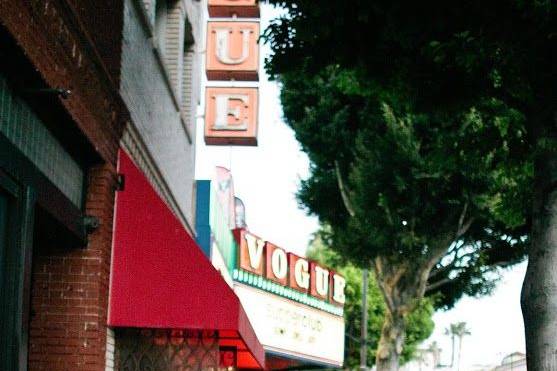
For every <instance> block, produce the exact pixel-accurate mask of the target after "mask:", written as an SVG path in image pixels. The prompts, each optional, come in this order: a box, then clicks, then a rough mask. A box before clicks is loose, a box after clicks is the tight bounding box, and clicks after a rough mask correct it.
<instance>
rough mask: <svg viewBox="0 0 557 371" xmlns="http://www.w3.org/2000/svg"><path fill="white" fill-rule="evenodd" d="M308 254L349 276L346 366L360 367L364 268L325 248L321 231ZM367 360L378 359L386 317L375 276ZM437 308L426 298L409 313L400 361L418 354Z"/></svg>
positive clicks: (369, 302) (370, 294)
mask: <svg viewBox="0 0 557 371" xmlns="http://www.w3.org/2000/svg"><path fill="white" fill-rule="evenodd" d="M307 255H308V257H309V258H310V259H314V260H316V261H318V262H320V263H322V264H324V265H328V266H332V267H335V270H336V271H337V272H338V273H340V274H342V275H343V276H344V278H345V279H346V289H345V294H346V303H345V304H344V318H345V324H346V327H345V333H346V336H345V340H346V341H345V358H344V367H345V368H348V369H357V368H358V367H359V365H360V331H361V315H362V269H361V268H358V267H356V266H355V265H354V264H351V263H349V262H346V260H345V259H343V258H342V257H341V256H340V255H339V254H338V252H336V251H334V250H332V249H329V248H326V247H325V245H323V243H322V240H321V238H320V236H319V234H318V235H317V236H316V238H315V239H314V240H313V241H312V243H311V245H310V248H309V249H308V252H307ZM367 305H368V347H367V352H368V356H367V359H368V363H369V366H372V365H373V364H374V363H375V362H374V361H375V352H376V350H377V345H378V342H379V337H380V335H381V327H382V325H383V321H384V317H385V303H384V301H383V297H382V296H381V291H380V290H379V287H378V286H377V283H376V282H375V280H374V279H373V278H370V279H369V286H368V300H367ZM433 311H434V307H433V304H432V300H431V299H424V300H422V301H421V303H420V304H419V305H418V306H417V307H416V309H414V310H413V311H412V313H410V314H409V315H408V317H407V318H406V323H407V334H408V335H407V341H406V343H405V344H404V349H403V351H402V356H401V361H402V363H405V362H407V361H409V360H411V359H413V358H414V357H415V356H416V350H417V348H418V346H419V345H420V343H421V342H423V341H424V340H425V339H427V338H428V337H429V336H430V335H431V334H432V332H433V327H434V323H433V320H432V316H433Z"/></svg>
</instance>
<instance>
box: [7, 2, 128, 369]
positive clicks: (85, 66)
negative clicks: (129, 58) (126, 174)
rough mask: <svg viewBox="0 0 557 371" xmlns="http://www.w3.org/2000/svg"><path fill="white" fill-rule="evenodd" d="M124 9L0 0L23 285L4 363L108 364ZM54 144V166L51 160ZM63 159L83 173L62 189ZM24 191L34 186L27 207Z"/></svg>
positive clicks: (14, 287) (16, 283) (13, 247)
mask: <svg viewBox="0 0 557 371" xmlns="http://www.w3.org/2000/svg"><path fill="white" fill-rule="evenodd" d="M121 12H122V3H121V2H120V1H99V0H94V1H82V0H80V1H73V0H72V1H70V0H67V1H66V0H32V1H16V0H1V1H0V38H1V40H2V42H1V43H0V51H1V54H2V62H1V64H0V67H1V70H0V74H1V76H2V79H3V80H2V81H3V82H5V84H4V85H3V90H2V98H3V99H2V108H1V109H0V120H2V124H3V127H4V129H5V130H4V132H1V131H0V135H2V138H1V139H2V140H3V141H4V142H2V144H4V143H6V144H5V145H3V146H2V150H3V152H2V153H1V157H2V163H0V177H2V178H3V180H4V182H5V183H10V184H12V183H13V184H14V185H15V186H14V189H15V191H14V192H15V193H13V194H10V193H9V192H8V191H7V190H6V189H8V188H9V187H4V188H2V187H0V196H1V197H3V199H4V201H2V202H3V203H4V205H5V207H4V211H3V214H2V221H3V223H4V224H5V226H7V227H6V228H8V229H7V231H6V232H5V233H4V238H5V241H4V242H5V244H4V245H5V246H4V245H3V246H2V247H3V248H4V247H5V249H6V251H7V253H6V254H4V255H3V256H2V259H3V260H2V270H1V271H0V272H1V274H2V276H3V277H2V278H3V280H2V281H1V282H2V290H3V291H2V294H6V293H7V292H12V293H13V294H14V295H13V297H12V298H8V297H7V295H3V297H4V299H3V300H4V301H6V303H5V305H6V307H5V308H7V310H6V313H3V314H4V315H5V316H4V317H3V320H4V319H6V321H5V322H4V326H5V328H3V330H4V331H5V332H3V337H10V338H13V341H8V340H6V341H5V342H3V343H2V348H1V349H0V353H2V360H1V362H2V363H1V364H0V369H3V370H26V369H29V370H104V369H105V364H106V357H105V355H106V347H107V325H106V324H107V311H108V297H109V274H110V261H111V245H112V220H113V209H114V194H115V191H116V189H117V187H118V177H117V173H116V159H117V151H118V148H119V141H120V138H121V135H122V133H123V129H124V126H125V123H126V121H127V120H128V113H127V111H126V107H125V105H124V104H123V103H122V101H121V98H120V95H119V94H118V81H119V64H120V62H119V55H120V53H119V52H118V50H117V48H119V47H120V42H118V40H121V33H122V26H121V22H122V15H121ZM101 24H102V25H104V26H103V27H100V26H101ZM30 123H32V125H34V126H32V125H31V124H30ZM11 128H12V129H13V128H15V129H14V130H11ZM35 133H37V134H36V135H35ZM39 133H40V135H39ZM25 138H27V139H25ZM28 141H29V142H30V141H35V142H34V143H31V144H29V143H28ZM27 148H31V149H33V148H34V150H29V151H28V152H26V151H27ZM50 153H52V159H53V161H51V162H50V163H51V164H52V165H53V166H50V167H49V165H48V164H46V165H44V166H42V165H41V163H42V162H41V161H42V160H41V158H44V157H48V156H49V154H50ZM16 158H21V162H19V163H17V164H16V161H15V159H16ZM57 161H59V162H57ZM66 163H67V164H68V165H67V168H68V169H73V170H75V171H74V172H73V173H75V174H77V175H76V176H75V179H76V181H75V184H76V185H73V186H67V187H68V190H67V191H66V192H64V189H63V188H64V186H63V185H62V186H60V184H62V183H64V182H66V176H67V174H68V172H66V173H65V172H64V170H63V168H64V164H66ZM58 165H60V166H58ZM73 170H72V171H73ZM73 173H72V174H73ZM30 174H31V175H30ZM45 175H46V176H45ZM70 178H71V177H69V176H68V177H67V179H70ZM68 182H69V181H68ZM58 183H59V184H58ZM0 184H3V183H0ZM80 186H81V189H72V187H73V188H79V187H80ZM17 189H21V190H22V193H21V194H27V195H31V196H29V197H27V198H25V200H27V201H26V205H27V206H25V205H23V204H21V203H20V202H19V201H18V200H20V199H22V198H21V197H19V196H18V193H17V192H19V191H17ZM60 190H62V192H60ZM80 192H81V195H80V194H79V193H80ZM70 194H75V199H74V200H69V199H71V198H72V197H70V196H69V195H70ZM71 201H73V202H71ZM16 219H17V220H18V221H19V222H17V223H12V221H13V220H16ZM0 228H1V227H0ZM6 228H5V229H6ZM15 235H17V236H20V237H21V238H18V240H17V241H15V240H14V241H12V239H11V236H15ZM12 251H13V252H17V253H18V254H12V253H11V252H12ZM19 252H23V253H22V254H21V255H19ZM12 255H13V256H12ZM16 255H18V256H16ZM108 344H110V341H108Z"/></svg>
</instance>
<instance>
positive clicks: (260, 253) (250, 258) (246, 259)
mask: <svg viewBox="0 0 557 371" xmlns="http://www.w3.org/2000/svg"><path fill="white" fill-rule="evenodd" d="M264 257H265V241H263V240H262V239H261V238H259V237H257V236H256V235H253V234H251V233H249V232H246V231H245V230H243V229H242V230H241V231H240V243H239V252H238V260H239V262H238V263H239V264H238V265H239V267H240V268H241V269H243V270H245V271H248V272H251V273H255V274H258V275H263V272H264V264H265V259H264Z"/></svg>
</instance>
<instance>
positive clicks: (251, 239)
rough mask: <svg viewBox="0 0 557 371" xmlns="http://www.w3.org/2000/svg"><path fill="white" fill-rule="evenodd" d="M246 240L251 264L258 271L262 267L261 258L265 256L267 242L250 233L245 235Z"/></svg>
mask: <svg viewBox="0 0 557 371" xmlns="http://www.w3.org/2000/svg"><path fill="white" fill-rule="evenodd" d="M245 238H246V243H247V245H248V253H249V263H250V265H251V267H252V268H253V269H257V268H259V266H260V265H261V257H262V256H263V247H264V246H265V241H263V240H260V239H259V238H256V237H255V236H253V235H251V234H249V233H246V234H245Z"/></svg>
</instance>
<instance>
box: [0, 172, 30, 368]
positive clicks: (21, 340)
mask: <svg viewBox="0 0 557 371" xmlns="http://www.w3.org/2000/svg"><path fill="white" fill-rule="evenodd" d="M33 203H34V197H33V192H31V189H30V188H29V187H23V186H20V185H19V184H18V183H16V182H15V181H14V180H13V179H12V178H10V177H8V176H7V175H5V173H3V172H2V171H1V169H0V334H1V336H0V370H14V371H22V370H26V369H27V339H28V313H29V308H28V305H29V297H30V293H29V277H30V273H31V244H32V233H33Z"/></svg>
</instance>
